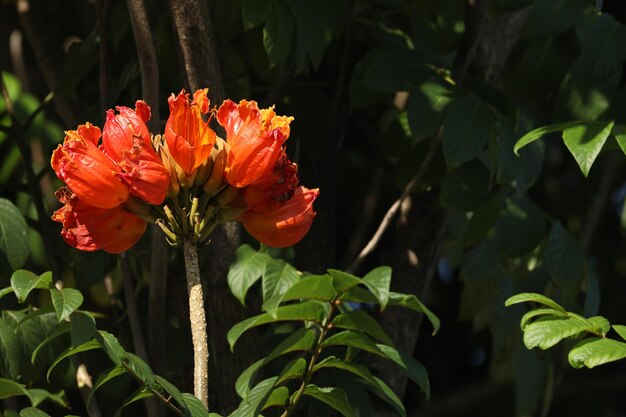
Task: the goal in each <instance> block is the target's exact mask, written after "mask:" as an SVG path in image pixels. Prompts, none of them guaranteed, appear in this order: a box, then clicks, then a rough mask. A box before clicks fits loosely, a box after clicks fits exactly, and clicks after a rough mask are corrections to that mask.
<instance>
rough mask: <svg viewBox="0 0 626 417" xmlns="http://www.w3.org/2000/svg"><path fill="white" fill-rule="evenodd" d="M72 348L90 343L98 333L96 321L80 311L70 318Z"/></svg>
mask: <svg viewBox="0 0 626 417" xmlns="http://www.w3.org/2000/svg"><path fill="white" fill-rule="evenodd" d="M70 328H71V337H72V346H79V345H82V344H83V343H86V342H88V341H89V340H91V338H92V337H93V335H94V333H95V332H96V320H95V319H94V318H93V316H91V315H90V314H87V313H83V312H80V311H76V312H74V313H73V314H72V315H71V316H70Z"/></svg>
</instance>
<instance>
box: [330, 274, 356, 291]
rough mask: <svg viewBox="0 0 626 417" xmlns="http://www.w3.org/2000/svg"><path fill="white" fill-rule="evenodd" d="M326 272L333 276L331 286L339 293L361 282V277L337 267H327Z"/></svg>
mask: <svg viewBox="0 0 626 417" xmlns="http://www.w3.org/2000/svg"><path fill="white" fill-rule="evenodd" d="M328 273H329V274H330V275H331V276H332V277H333V286H334V287H335V290H337V292H338V293H339V294H341V293H343V292H345V291H347V290H349V289H350V288H353V287H356V286H357V285H359V284H363V280H361V278H358V277H355V276H354V275H352V274H349V273H347V272H343V271H339V270H337V269H329V270H328Z"/></svg>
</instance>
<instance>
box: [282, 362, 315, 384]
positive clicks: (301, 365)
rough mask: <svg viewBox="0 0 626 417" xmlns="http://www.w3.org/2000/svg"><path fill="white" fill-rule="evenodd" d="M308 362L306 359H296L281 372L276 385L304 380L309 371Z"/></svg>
mask: <svg viewBox="0 0 626 417" xmlns="http://www.w3.org/2000/svg"><path fill="white" fill-rule="evenodd" d="M307 365H308V363H307V360H306V359H305V358H298V359H294V360H292V361H291V362H289V363H287V365H285V367H284V368H283V370H282V371H281V372H280V375H279V376H278V379H277V380H276V384H275V385H280V384H282V383H283V382H285V381H289V380H291V379H301V380H303V379H304V374H305V372H306V370H307Z"/></svg>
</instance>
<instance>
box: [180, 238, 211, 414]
mask: <svg viewBox="0 0 626 417" xmlns="http://www.w3.org/2000/svg"><path fill="white" fill-rule="evenodd" d="M183 254H184V257H185V270H186V272H187V274H186V275H187V291H188V293H189V321H190V322H191V338H192V340H193V392H194V395H195V396H196V397H198V399H200V401H202V403H203V404H204V405H205V407H206V408H207V409H208V408H209V369H208V365H209V348H208V345H207V323H206V313H205V311H204V298H203V294H202V293H203V291H202V280H201V279H200V266H199V264H198V249H197V248H196V246H195V245H194V244H193V243H191V242H190V241H189V240H187V239H185V241H184V242H183Z"/></svg>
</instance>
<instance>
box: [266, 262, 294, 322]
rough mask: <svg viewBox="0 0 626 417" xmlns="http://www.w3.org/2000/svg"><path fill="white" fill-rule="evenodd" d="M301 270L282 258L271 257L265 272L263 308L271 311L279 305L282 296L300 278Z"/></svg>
mask: <svg viewBox="0 0 626 417" xmlns="http://www.w3.org/2000/svg"><path fill="white" fill-rule="evenodd" d="M300 275H301V274H300V272H298V271H297V270H296V268H294V267H293V266H291V265H289V264H288V263H287V262H284V261H282V260H280V259H273V258H271V259H269V260H268V261H267V264H266V265H265V271H264V272H263V280H262V281H261V284H262V287H263V310H264V311H270V310H274V309H275V308H276V307H278V303H279V302H280V300H281V298H280V296H281V295H283V294H284V293H285V292H286V291H287V290H288V289H289V288H290V287H291V286H292V285H293V284H295V283H296V282H298V280H300Z"/></svg>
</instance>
